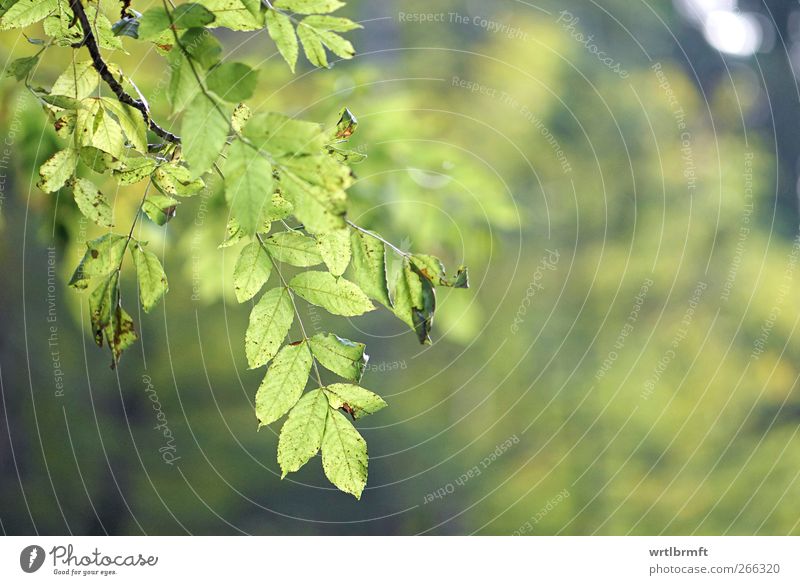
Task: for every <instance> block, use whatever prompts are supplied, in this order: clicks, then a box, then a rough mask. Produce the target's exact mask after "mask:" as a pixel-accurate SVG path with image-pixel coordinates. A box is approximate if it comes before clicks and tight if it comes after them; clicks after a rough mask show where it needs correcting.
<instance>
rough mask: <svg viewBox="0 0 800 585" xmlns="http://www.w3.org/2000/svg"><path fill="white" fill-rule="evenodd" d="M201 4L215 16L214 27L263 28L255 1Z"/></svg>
mask: <svg viewBox="0 0 800 585" xmlns="http://www.w3.org/2000/svg"><path fill="white" fill-rule="evenodd" d="M201 3H202V4H203V6H205V7H206V8H208V9H209V10H210V11H211V12H213V13H214V16H216V19H215V20H214V22H213V23H212V25H213V26H214V27H225V28H229V29H231V30H258V29H260V28H262V27H263V26H264V17H263V15H262V14H261V12H260V11H259V10H258V3H257V2H256V1H255V0H202V1H201Z"/></svg>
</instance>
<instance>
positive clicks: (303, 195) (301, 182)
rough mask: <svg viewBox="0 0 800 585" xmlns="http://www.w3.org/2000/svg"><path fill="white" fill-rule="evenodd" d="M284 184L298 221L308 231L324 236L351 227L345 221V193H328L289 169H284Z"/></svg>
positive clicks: (282, 180) (284, 190)
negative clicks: (323, 234) (326, 233)
mask: <svg viewBox="0 0 800 585" xmlns="http://www.w3.org/2000/svg"><path fill="white" fill-rule="evenodd" d="M318 172H320V173H322V172H325V171H324V170H320V171H318ZM280 183H281V187H283V193H284V195H285V196H286V198H287V199H288V200H289V201H290V202H291V204H292V206H293V207H294V209H293V213H294V215H295V217H297V219H299V220H300V221H302V222H303V226H304V227H305V229H306V231H308V232H310V233H313V234H321V233H325V232H330V231H333V230H337V229H342V228H343V227H345V226H346V225H347V224H346V223H345V221H344V214H345V204H346V196H345V194H344V191H336V190H334V191H328V190H326V189H324V188H322V187H318V186H316V185H312V184H310V183H308V182H307V181H306V180H305V179H304V178H301V177H300V176H298V175H297V174H296V173H295V172H293V171H292V170H291V169H287V168H286V167H284V168H283V173H282V174H281V181H280Z"/></svg>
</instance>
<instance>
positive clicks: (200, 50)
mask: <svg viewBox="0 0 800 585" xmlns="http://www.w3.org/2000/svg"><path fill="white" fill-rule="evenodd" d="M181 44H182V45H183V47H184V48H185V49H186V52H187V53H189V55H191V57H192V59H194V61H195V62H197V63H199V64H200V66H201V67H203V68H204V69H211V68H212V67H213V66H214V65H216V64H217V63H219V61H220V58H221V57H222V45H221V44H220V42H219V41H218V40H217V39H216V37H214V35H212V34H211V33H210V32H208V30H207V29H205V28H190V29H189V30H187V31H186V32H185V33H183V36H182V37H181ZM188 74H189V75H192V72H191V70H190V71H189V72H188ZM192 80H193V81H194V82H195V83H196V82H197V81H196V80H195V79H194V75H192Z"/></svg>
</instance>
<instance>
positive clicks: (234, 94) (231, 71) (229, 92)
mask: <svg viewBox="0 0 800 585" xmlns="http://www.w3.org/2000/svg"><path fill="white" fill-rule="evenodd" d="M206 83H207V84H208V89H210V90H211V91H213V92H214V93H216V94H217V95H218V96H219V97H221V98H222V99H224V100H225V101H227V102H233V103H236V102H240V101H242V100H246V99H248V98H250V97H252V96H253V92H254V91H255V89H256V84H257V83H258V71H256V70H255V69H251V68H250V67H249V66H247V65H245V64H244V63H235V62H234V63H223V64H222V65H219V66H217V67H214V69H212V70H211V71H210V72H209V74H208V76H207V77H206Z"/></svg>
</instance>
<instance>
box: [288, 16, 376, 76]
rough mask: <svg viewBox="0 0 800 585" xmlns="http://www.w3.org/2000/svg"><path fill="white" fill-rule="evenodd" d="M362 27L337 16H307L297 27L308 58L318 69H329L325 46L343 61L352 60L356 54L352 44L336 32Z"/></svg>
mask: <svg viewBox="0 0 800 585" xmlns="http://www.w3.org/2000/svg"><path fill="white" fill-rule="evenodd" d="M356 28H361V25H358V24H356V23H354V22H353V21H351V20H348V19H346V18H338V17H335V16H319V15H314V16H307V17H306V18H304V19H303V20H302V21H301V22H300V24H298V25H297V36H299V37H300V42H301V43H302V44H303V50H304V51H305V53H306V57H308V60H309V61H311V62H312V63H313V64H314V65H316V66H318V67H327V66H328V59H327V56H326V55H325V49H324V48H323V45H324V46H325V47H327V48H328V50H329V51H331V52H332V53H334V54H335V55H338V56H339V57H341V58H342V59H352V58H353V56H354V55H355V54H356V52H355V49H353V45H352V43H350V41H348V40H347V39H345V38H343V37H341V36H339V35H338V34H336V32H334V31H338V32H346V31H349V30H353V29H356Z"/></svg>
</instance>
